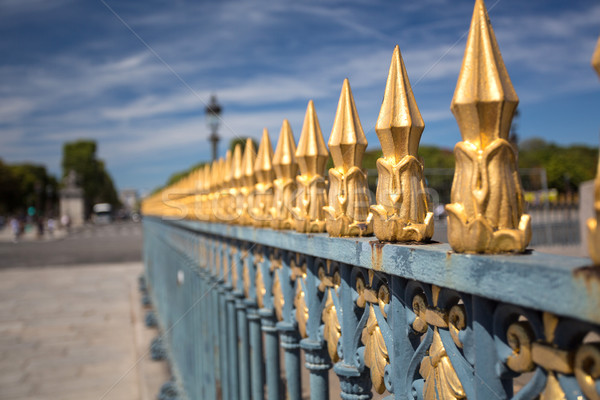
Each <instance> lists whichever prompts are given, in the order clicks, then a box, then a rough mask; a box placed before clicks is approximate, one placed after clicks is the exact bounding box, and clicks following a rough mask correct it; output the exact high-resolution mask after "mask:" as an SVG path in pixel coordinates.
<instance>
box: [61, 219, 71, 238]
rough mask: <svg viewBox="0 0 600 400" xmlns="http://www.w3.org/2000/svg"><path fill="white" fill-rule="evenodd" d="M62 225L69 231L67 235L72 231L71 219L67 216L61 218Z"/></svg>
mask: <svg viewBox="0 0 600 400" xmlns="http://www.w3.org/2000/svg"><path fill="white" fill-rule="evenodd" d="M60 224H61V225H62V226H63V228H65V229H66V230H67V233H69V232H70V231H71V218H69V216H68V215H67V214H63V216H62V217H60Z"/></svg>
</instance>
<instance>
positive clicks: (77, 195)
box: [59, 171, 85, 226]
mask: <svg viewBox="0 0 600 400" xmlns="http://www.w3.org/2000/svg"><path fill="white" fill-rule="evenodd" d="M63 186H64V187H63V188H62V189H61V190H60V203H59V208H60V216H61V218H62V217H63V216H64V215H66V216H67V217H69V218H68V220H69V221H70V225H71V226H81V225H83V222H84V221H85V206H84V204H85V201H84V198H83V189H82V188H80V187H79V186H77V174H76V173H75V171H70V172H69V174H68V175H67V176H65V178H64V179H63Z"/></svg>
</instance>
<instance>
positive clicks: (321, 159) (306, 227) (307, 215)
mask: <svg viewBox="0 0 600 400" xmlns="http://www.w3.org/2000/svg"><path fill="white" fill-rule="evenodd" d="M328 158H329V152H328V151H327V146H325V139H323V134H322V133H321V126H320V125H319V118H318V117H317V112H316V111H315V104H314V102H313V101H312V100H310V101H309V102H308V106H307V108H306V114H305V116H304V124H303V125H302V133H301V134H300V140H299V141H298V149H297V150H296V160H298V164H299V166H300V175H299V176H297V177H296V183H297V184H298V189H299V192H298V195H297V196H296V207H295V208H294V214H295V217H296V230H297V231H298V232H324V231H325V212H324V211H323V207H324V206H325V205H327V192H326V190H327V189H326V182H325V178H323V174H324V173H325V165H326V164H327V159H328Z"/></svg>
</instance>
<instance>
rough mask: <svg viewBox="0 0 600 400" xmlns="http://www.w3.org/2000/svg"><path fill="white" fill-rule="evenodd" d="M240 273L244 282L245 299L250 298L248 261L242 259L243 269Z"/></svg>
mask: <svg viewBox="0 0 600 400" xmlns="http://www.w3.org/2000/svg"><path fill="white" fill-rule="evenodd" d="M243 268H244V269H243V271H242V280H243V282H244V294H245V295H246V298H249V297H250V268H248V259H247V258H246V259H244V267H243Z"/></svg>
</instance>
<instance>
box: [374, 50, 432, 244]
mask: <svg viewBox="0 0 600 400" xmlns="http://www.w3.org/2000/svg"><path fill="white" fill-rule="evenodd" d="M423 129H425V124H424V122H423V118H421V113H420V112H419V108H418V107H417V103H416V101H415V97H414V95H413V91H412V88H411V86H410V82H409V81H408V74H407V73H406V68H405V67H404V61H403V60H402V55H401V54H400V48H399V47H398V46H396V47H395V48H394V53H393V55H392V62H391V65H390V70H389V73H388V79H387V83H386V86H385V94H384V97H383V104H382V105H381V110H380V111H379V117H378V118H377V124H376V126H375V131H376V132H377V136H378V137H379V141H380V142H381V149H382V151H383V157H381V158H379V159H378V160H377V172H378V174H379V180H378V182H377V193H376V199H377V204H376V205H374V206H371V210H372V211H373V214H374V215H373V228H374V231H375V236H377V238H378V239H379V240H386V241H394V242H395V241H398V242H406V241H426V240H429V239H431V236H433V213H432V212H431V210H430V207H429V201H428V198H427V193H426V191H425V183H424V179H423V164H422V163H421V161H419V159H418V158H417V152H418V149H419V141H420V140H421V134H422V133H423Z"/></svg>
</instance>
